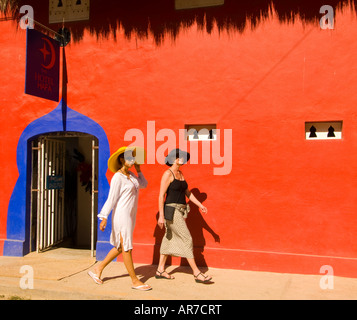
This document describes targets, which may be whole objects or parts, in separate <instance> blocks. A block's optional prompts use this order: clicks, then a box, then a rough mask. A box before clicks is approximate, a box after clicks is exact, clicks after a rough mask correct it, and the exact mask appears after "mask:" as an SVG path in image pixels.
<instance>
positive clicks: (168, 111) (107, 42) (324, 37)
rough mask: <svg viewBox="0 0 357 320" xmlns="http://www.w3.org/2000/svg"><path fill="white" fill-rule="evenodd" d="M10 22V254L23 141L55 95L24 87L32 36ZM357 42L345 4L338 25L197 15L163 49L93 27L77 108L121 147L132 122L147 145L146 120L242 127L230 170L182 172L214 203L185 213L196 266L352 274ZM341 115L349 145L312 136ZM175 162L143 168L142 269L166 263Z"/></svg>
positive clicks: (5, 44) (0, 148)
mask: <svg viewBox="0 0 357 320" xmlns="http://www.w3.org/2000/svg"><path fill="white" fill-rule="evenodd" d="M317 10H318V9H317ZM0 30H1V33H0V43H1V60H0V70H1V76H0V103H1V117H0V119H1V125H0V130H1V136H2V139H1V140H0V152H1V159H2V161H1V163H2V165H1V169H0V170H1V174H0V185H1V189H2V196H1V198H0V254H2V247H3V242H4V239H6V237H7V235H6V225H7V209H8V204H9V201H10V197H11V193H12V189H13V187H14V185H15V183H16V179H17V177H18V169H17V165H16V147H17V143H18V140H19V137H20V135H21V133H22V132H23V131H24V129H25V128H26V126H27V125H28V124H29V123H31V122H32V121H34V120H35V119H37V118H39V117H41V116H43V115H45V114H47V113H49V112H51V111H52V110H53V109H55V108H56V106H57V105H58V103H56V102H52V101H47V100H44V99H40V98H37V97H32V96H28V95H26V94H24V75H25V47H26V32H25V31H24V30H21V29H19V28H18V27H17V23H16V22H14V21H1V22H0ZM356 38H357V19H356V16H355V11H354V10H353V8H351V7H349V6H343V7H342V9H341V8H339V9H337V10H336V11H335V29H334V30H322V29H321V28H320V25H319V21H318V20H317V21H316V22H309V23H306V22H305V21H303V20H301V19H300V18H299V17H296V19H295V20H294V21H293V22H291V21H280V20H279V19H278V17H277V16H276V15H275V14H274V13H271V14H269V15H268V16H267V17H265V18H262V19H261V21H260V22H259V23H258V24H257V25H256V26H255V27H254V28H250V26H249V24H248V26H247V27H246V28H245V29H244V31H241V32H240V31H237V30H235V29H229V30H218V28H217V26H215V25H214V26H213V29H212V30H211V32H210V33H208V32H206V30H202V29H201V28H200V27H199V24H198V23H192V24H191V25H189V26H187V27H182V28H181V29H180V30H179V32H178V33H177V34H176V35H175V37H174V38H173V37H172V36H170V34H166V35H165V39H164V40H163V41H162V42H161V43H160V44H158V43H157V42H155V39H154V37H153V35H152V34H150V33H149V34H148V35H147V37H142V36H141V37H139V36H136V34H135V32H134V33H133V34H132V36H131V38H128V37H126V36H125V35H124V31H123V28H118V29H117V30H116V39H114V36H113V33H112V32H109V33H108V34H107V36H101V35H99V36H97V35H96V34H94V33H91V32H90V31H89V30H87V29H84V33H83V35H82V37H81V38H80V39H77V40H76V41H72V42H71V43H70V44H69V45H68V46H67V47H66V59H67V69H68V101H67V103H68V106H69V107H70V108H72V109H73V110H75V111H77V112H79V113H81V114H84V115H86V116H87V117H89V118H91V119H93V120H94V121H96V122H97V123H98V124H99V125H100V126H101V127H102V128H103V129H104V130H105V132H106V134H107V137H108V140H109V145H110V151H111V152H114V151H115V150H116V149H117V148H119V147H120V146H122V145H128V144H129V143H130V142H125V141H124V135H125V133H126V132H127V130H129V129H131V128H138V129H140V130H142V132H143V133H144V136H145V139H148V135H147V125H148V123H147V122H148V121H155V132H156V133H157V132H158V131H159V130H160V129H164V128H170V129H171V130H173V131H174V132H175V133H176V134H177V136H178V133H179V130H180V129H184V128H185V125H186V124H212V123H213V124H216V125H217V128H218V129H221V130H222V132H223V129H232V150H233V153H232V170H231V172H230V173H229V174H227V175H214V174H213V168H214V167H217V165H215V164H213V163H212V160H211V164H187V165H185V166H184V167H183V172H184V175H185V177H186V179H187V181H188V184H189V187H190V188H191V189H194V193H195V195H196V197H198V198H199V199H201V200H203V201H204V202H203V203H204V205H205V206H206V207H207V208H208V211H209V212H208V214H207V215H203V216H201V214H200V213H199V212H198V211H197V210H196V209H195V208H194V209H193V211H192V213H191V214H190V217H189V218H188V220H187V223H188V226H189V229H190V230H191V233H192V236H193V239H194V246H195V255H196V257H197V260H198V262H199V264H201V265H204V264H206V265H208V266H209V267H219V268H233V269H244V270H259V271H274V272H291V273H307V274H318V273H319V270H320V267H321V266H322V265H331V266H332V267H333V268H334V272H335V275H340V276H350V277H356V276H357V271H356V270H357V268H356V267H357V247H356V244H355V243H356V235H357V223H356V211H357V201H356V200H355V199H356V196H355V194H356V192H357V149H355V147H356V144H357V130H356V128H357V114H356V111H355V109H356V105H357V94H356V89H355V88H356V86H357V72H356V70H357V60H356V57H355V55H356V52H357V42H356V41H355V39H356ZM336 120H339V121H343V138H342V139H341V140H321V141H309V140H306V139H305V122H311V121H336ZM223 142H224V137H223V136H221V147H222V146H223ZM163 143H164V142H162V141H156V142H155V144H156V150H157V148H158V147H160V146H161V145H162V144H163ZM188 149H190V143H188ZM221 153H222V154H223V147H222V149H221ZM227 161H228V160H227ZM166 168H167V167H166V166H164V165H160V164H158V163H156V164H146V165H143V168H142V170H143V172H144V174H145V177H146V178H147V180H148V182H149V186H148V188H147V189H145V190H143V191H142V192H141V194H140V200H139V210H138V218H137V224H136V229H135V234H134V242H135V245H134V251H133V255H134V261H135V262H136V263H139V262H140V263H152V262H155V259H156V258H157V250H158V244H157V243H158V242H159V238H160V235H161V236H162V234H160V232H159V231H158V230H157V225H156V213H157V210H158V204H157V203H158V193H159V185H160V179H161V175H162V173H163V172H164V170H165V169H166ZM107 178H108V181H110V179H111V174H110V172H109V171H108V173H107ZM218 237H219V239H220V242H218V241H217V240H218ZM155 243H156V245H155ZM154 258H155V259H154ZM177 262H179V260H178V259H176V258H174V259H173V263H177Z"/></svg>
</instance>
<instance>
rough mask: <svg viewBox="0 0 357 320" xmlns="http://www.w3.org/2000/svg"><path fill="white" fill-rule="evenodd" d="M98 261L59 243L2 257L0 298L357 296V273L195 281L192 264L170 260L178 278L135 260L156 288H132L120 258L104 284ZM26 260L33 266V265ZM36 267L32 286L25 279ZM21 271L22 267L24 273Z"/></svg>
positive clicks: (220, 274) (217, 276)
mask: <svg viewBox="0 0 357 320" xmlns="http://www.w3.org/2000/svg"><path fill="white" fill-rule="evenodd" d="M95 263H96V261H95V258H91V257H89V254H88V251H86V250H71V249H65V248H59V249H56V250H51V251H48V252H46V253H41V254H37V253H31V254H29V255H27V256H25V257H22V258H15V257H0V299H2V300H6V299H10V298H22V299H31V300H39V299H41V300H42V299H47V300H64V299H65V300H69V299H76V300H87V299H90V300H94V299H95V300H103V299H105V300H113V299H114V300H117V299H125V300H248V299H249V300H250V299H254V300H261V299H265V300H287V299H289V300H290V299H293V300H295V299H299V300H300V299H312V300H326V299H349V300H350V299H357V279H350V278H342V277H334V279H333V280H334V283H333V285H334V288H333V289H325V290H323V289H321V288H320V280H321V278H322V275H298V274H280V273H269V272H253V271H240V270H224V269H216V268H210V269H209V270H208V272H207V273H208V274H210V275H212V276H213V281H214V283H212V284H209V285H203V284H197V283H195V281H194V278H193V276H192V274H191V269H190V268H189V267H179V266H170V267H168V268H167V270H168V272H169V273H171V274H174V276H175V279H174V280H171V281H170V280H157V279H155V271H156V266H153V265H139V264H135V270H136V273H137V275H138V276H139V278H140V279H141V280H142V281H143V282H146V283H148V284H150V285H151V286H152V288H153V290H150V291H147V292H141V291H138V290H133V289H131V281H130V278H129V276H128V274H127V272H126V269H125V267H124V265H123V263H121V262H112V263H111V264H110V265H109V266H108V267H107V268H106V269H105V270H104V273H103V275H102V278H103V281H104V283H103V285H97V284H95V283H94V282H93V281H92V279H91V278H90V277H89V276H88V274H87V272H88V270H91V269H92V268H93V266H94V264H95ZM23 266H30V267H31V268H30V269H28V267H24V268H23V269H21V267H23ZM28 270H33V279H34V280H33V289H22V288H21V287H24V286H25V287H26V286H28V285H30V282H28V281H27V278H26V277H28V276H30V273H29V271H28ZM21 272H22V273H21Z"/></svg>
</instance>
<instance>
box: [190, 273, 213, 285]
mask: <svg viewBox="0 0 357 320" xmlns="http://www.w3.org/2000/svg"><path fill="white" fill-rule="evenodd" d="M200 275H201V276H202V277H203V278H204V280H200V279H197V278H198V277H199V276H200ZM194 278H195V281H196V282H197V283H204V284H207V283H212V282H211V280H212V277H210V276H205V275H204V274H203V273H201V272H200V273H199V274H198V275H197V276H195V275H194ZM207 278H208V279H207Z"/></svg>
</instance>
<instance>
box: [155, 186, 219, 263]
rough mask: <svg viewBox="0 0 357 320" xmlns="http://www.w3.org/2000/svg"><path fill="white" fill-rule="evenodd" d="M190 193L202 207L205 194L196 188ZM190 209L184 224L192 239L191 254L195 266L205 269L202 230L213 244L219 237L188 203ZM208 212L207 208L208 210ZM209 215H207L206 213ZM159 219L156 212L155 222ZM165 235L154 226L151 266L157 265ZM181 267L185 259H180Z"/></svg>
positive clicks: (192, 205) (168, 260)
mask: <svg viewBox="0 0 357 320" xmlns="http://www.w3.org/2000/svg"><path fill="white" fill-rule="evenodd" d="M191 192H192V193H193V194H194V196H195V197H196V198H197V199H198V201H200V202H201V203H202V204H203V205H205V204H204V201H205V200H206V199H207V194H206V193H201V192H200V190H199V189H198V188H193V189H191ZM189 204H190V207H191V211H190V212H189V214H188V217H187V219H186V224H187V227H188V229H189V230H190V233H191V236H192V239H193V248H194V249H193V253H194V257H195V261H196V264H197V265H198V266H200V267H207V263H206V260H205V257H204V255H203V252H204V247H205V246H206V240H205V237H204V235H203V230H206V231H207V232H209V233H210V234H211V235H212V237H213V239H214V240H215V242H220V237H219V235H218V234H216V233H215V232H214V231H213V229H212V228H211V227H210V226H209V225H208V224H207V222H206V221H205V219H204V218H203V216H202V214H201V212H200V211H199V209H198V207H197V206H196V205H194V204H193V203H189ZM208 211H209V208H208ZM208 214H209V213H208ZM158 218H159V213H158V212H157V214H156V221H157V220H158ZM164 235H165V228H163V229H160V228H159V226H158V225H157V224H156V227H155V230H154V238H155V246H154V254H153V258H152V264H153V265H157V264H158V263H159V258H160V246H161V241H162V238H163V237H164ZM166 264H167V265H171V264H172V261H171V257H168V259H167V263H166ZM180 265H181V266H187V265H188V262H187V260H186V259H185V258H181V264H180Z"/></svg>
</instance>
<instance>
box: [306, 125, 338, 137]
mask: <svg viewBox="0 0 357 320" xmlns="http://www.w3.org/2000/svg"><path fill="white" fill-rule="evenodd" d="M305 138H306V140H328V139H342V121H321V122H305Z"/></svg>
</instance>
